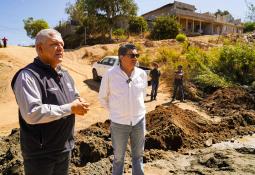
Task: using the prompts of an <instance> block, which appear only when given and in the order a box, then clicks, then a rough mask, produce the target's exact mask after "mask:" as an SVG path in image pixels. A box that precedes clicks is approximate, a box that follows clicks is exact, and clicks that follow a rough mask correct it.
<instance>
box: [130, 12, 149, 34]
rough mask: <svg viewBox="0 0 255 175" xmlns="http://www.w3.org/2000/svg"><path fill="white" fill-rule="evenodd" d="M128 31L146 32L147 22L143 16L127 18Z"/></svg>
mask: <svg viewBox="0 0 255 175" xmlns="http://www.w3.org/2000/svg"><path fill="white" fill-rule="evenodd" d="M128 30H129V32H130V33H135V34H139V33H142V32H146V31H147V30H148V24H147V22H146V21H145V19H144V18H143V17H137V16H136V17H132V18H131V19H130V20H129V28H128Z"/></svg>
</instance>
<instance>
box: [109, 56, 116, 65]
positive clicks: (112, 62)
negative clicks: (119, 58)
mask: <svg viewBox="0 0 255 175" xmlns="http://www.w3.org/2000/svg"><path fill="white" fill-rule="evenodd" d="M115 61H116V59H114V58H110V59H109V62H108V63H109V65H110V66H113V65H114V63H115Z"/></svg>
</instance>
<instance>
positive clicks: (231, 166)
mask: <svg viewBox="0 0 255 175" xmlns="http://www.w3.org/2000/svg"><path fill="white" fill-rule="evenodd" d="M117 47H118V45H96V46H92V47H87V48H80V49H76V50H68V51H66V53H65V59H64V62H63V66H64V67H65V68H66V69H68V70H69V72H70V73H71V75H72V77H73V78H74V80H75V82H76V86H77V88H78V90H79V92H80V94H81V96H82V97H83V98H85V99H86V100H87V101H88V102H89V103H90V111H89V113H88V114H87V115H86V116H78V117H77V122H76V136H75V149H74V150H73V152H72V159H71V168H70V174H82V175H84V174H88V175H91V174H94V175H108V174H111V168H112V166H111V162H112V159H113V155H112V154H113V150H112V145H111V139H110V132H109V123H110V122H109V120H107V118H108V117H107V111H106V110H105V109H103V108H102V107H101V106H100V104H99V102H98V99H97V96H98V89H99V86H100V83H99V82H95V81H93V80H92V75H91V61H92V60H94V59H98V58H100V57H101V56H103V55H104V54H106V53H109V52H111V51H113V50H114V49H116V48H117ZM35 55H36V53H35V51H34V49H33V48H25V47H9V48H6V49H0V77H1V79H0V92H1V93H0V113H1V115H0V120H1V122H0V135H1V137H0V147H1V149H0V174H3V175H7V174H8V175H9V174H23V165H22V158H21V155H20V148H19V130H18V129H13V128H16V127H18V123H17V118H18V117H17V105H16V102H15V97H14V96H13V94H12V91H11V89H10V81H11V77H12V76H13V75H14V73H15V72H16V71H17V70H18V69H19V68H21V67H23V66H24V65H26V64H28V63H29V62H31V61H32V60H33V57H35ZM87 58H90V59H87ZM149 91H150V88H148V89H147V93H148V94H149ZM149 99H150V97H149V96H148V97H146V108H147V111H148V113H147V114H146V127H147V132H146V140H145V154H144V162H145V174H146V175H159V174H160V175H168V174H208V175H209V174H255V158H254V154H255V146H254V145H255V144H254V142H255V136H254V135H253V134H254V133H255V127H254V125H255V113H254V107H255V106H254V104H255V103H254V93H253V92H252V91H250V90H247V89H244V88H241V87H238V88H237V87H234V88H228V89H219V90H217V91H216V92H214V93H213V94H211V95H209V96H208V97H207V98H205V99H203V100H202V101H200V102H192V101H189V100H187V101H186V103H180V102H179V101H175V102H173V103H170V94H169V91H168V88H166V87H164V86H163V85H162V86H161V87H160V91H159V96H158V99H157V101H153V102H149ZM10 133H11V134H10ZM246 137H248V138H246ZM240 138H242V140H241V141H240ZM238 139H239V141H238ZM225 141H226V142H225ZM252 141H254V142H252ZM223 143H225V146H222V145H221V144H223ZM234 143H236V144H237V143H238V146H233V145H232V144H234ZM240 143H243V144H240ZM249 143H250V144H249ZM130 160H131V158H130V147H129V146H128V149H127V155H126V162H125V174H126V175H131V164H130Z"/></svg>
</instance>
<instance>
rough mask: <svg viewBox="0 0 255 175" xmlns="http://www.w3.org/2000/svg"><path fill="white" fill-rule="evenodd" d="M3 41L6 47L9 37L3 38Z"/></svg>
mask: <svg viewBox="0 0 255 175" xmlns="http://www.w3.org/2000/svg"><path fill="white" fill-rule="evenodd" d="M2 41H3V44H4V47H7V41H8V39H7V38H5V37H4V38H2Z"/></svg>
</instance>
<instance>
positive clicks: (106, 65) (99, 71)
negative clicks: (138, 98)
mask: <svg viewBox="0 0 255 175" xmlns="http://www.w3.org/2000/svg"><path fill="white" fill-rule="evenodd" d="M119 64H120V62H119V57H118V56H106V57H104V58H103V59H102V60H101V61H98V62H95V63H94V64H93V66H92V75H93V80H95V81H98V80H100V79H101V78H102V76H103V75H104V74H105V73H106V71H107V70H109V69H110V68H112V67H113V66H117V65H119ZM137 67H139V68H141V69H143V70H145V72H146V73H147V76H148V85H150V79H151V78H150V76H149V75H150V71H151V69H150V68H148V67H144V66H139V63H138V64H137Z"/></svg>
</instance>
